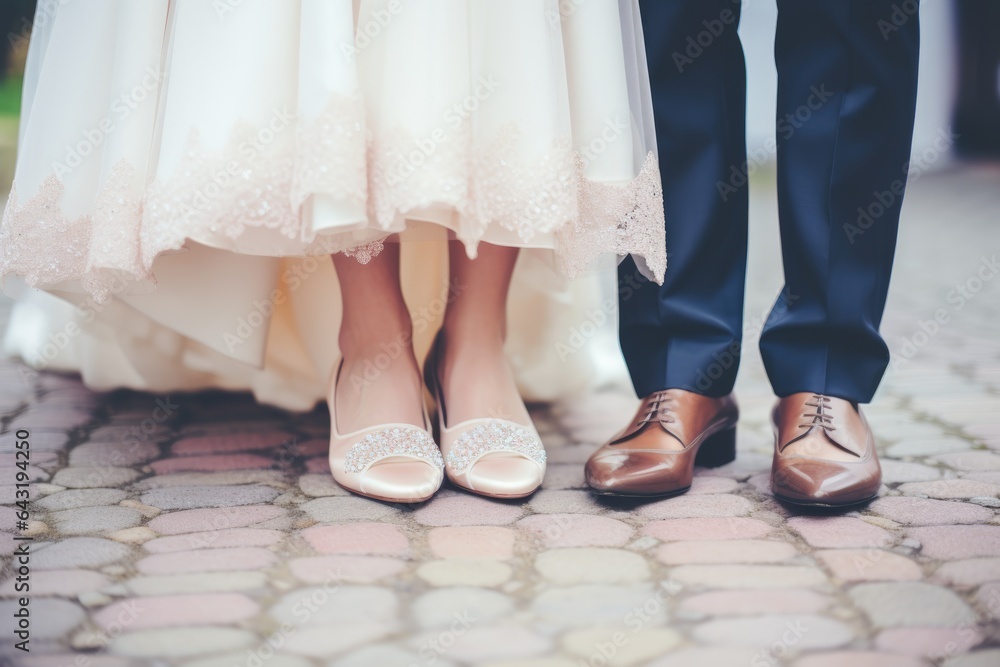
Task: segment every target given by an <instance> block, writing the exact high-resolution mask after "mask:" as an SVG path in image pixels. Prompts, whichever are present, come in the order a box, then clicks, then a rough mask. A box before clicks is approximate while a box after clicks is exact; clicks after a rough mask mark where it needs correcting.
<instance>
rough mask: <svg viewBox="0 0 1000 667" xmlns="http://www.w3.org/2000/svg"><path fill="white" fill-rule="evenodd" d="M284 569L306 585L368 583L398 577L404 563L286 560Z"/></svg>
mask: <svg viewBox="0 0 1000 667" xmlns="http://www.w3.org/2000/svg"><path fill="white" fill-rule="evenodd" d="M288 569H289V571H290V572H291V573H292V575H293V576H294V577H295V578H296V579H298V580H299V581H301V582H303V583H306V584H325V583H328V582H331V581H341V582H344V583H351V584H370V583H374V582H377V581H380V580H386V579H390V578H393V577H397V576H399V574H400V573H401V572H403V570H405V569H406V562H405V561H403V560H400V559H398V558H387V557H384V556H311V557H308V558H295V559H293V560H291V561H289V562H288Z"/></svg>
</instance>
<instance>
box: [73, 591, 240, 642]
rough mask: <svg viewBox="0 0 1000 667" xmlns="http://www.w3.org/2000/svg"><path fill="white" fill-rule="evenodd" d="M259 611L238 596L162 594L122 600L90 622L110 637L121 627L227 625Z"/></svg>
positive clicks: (99, 613) (150, 627) (96, 615)
mask: <svg viewBox="0 0 1000 667" xmlns="http://www.w3.org/2000/svg"><path fill="white" fill-rule="evenodd" d="M259 611H260V605H258V604H257V603H256V602H254V601H253V600H251V599H250V598H248V597H247V596H246V595H243V594H241V593H210V594H196V595H165V596H160V597H156V596H149V597H142V598H129V599H125V600H121V601H118V602H115V603H113V604H110V605H108V606H107V607H104V608H103V609H101V610H100V611H98V612H97V613H95V614H94V615H93V616H92V619H93V621H94V623H96V624H97V625H98V626H99V627H100V628H102V629H103V630H104V631H105V632H107V633H109V635H110V634H113V633H114V632H115V628H116V627H121V626H126V627H127V628H128V630H129V631H136V630H150V629H153V628H169V627H183V626H202V625H228V624H232V623H237V622H239V621H243V620H246V619H248V618H251V617H253V616H256V615H257V613H258V612H259ZM122 619H127V620H126V621H123V620H122Z"/></svg>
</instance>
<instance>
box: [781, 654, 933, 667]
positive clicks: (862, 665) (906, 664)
mask: <svg viewBox="0 0 1000 667" xmlns="http://www.w3.org/2000/svg"><path fill="white" fill-rule="evenodd" d="M844 665H850V666H851V667H926V665H927V663H925V662H923V661H922V660H919V659H917V658H913V657H911V656H906V655H894V654H892V653H876V652H873V651H830V652H827V653H816V654H811V655H805V656H802V657H801V658H799V659H798V660H796V661H795V663H794V667H844Z"/></svg>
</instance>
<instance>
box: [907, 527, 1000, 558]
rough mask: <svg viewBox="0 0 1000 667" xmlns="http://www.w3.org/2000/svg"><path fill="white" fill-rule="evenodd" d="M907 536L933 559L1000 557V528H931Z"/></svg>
mask: <svg viewBox="0 0 1000 667" xmlns="http://www.w3.org/2000/svg"><path fill="white" fill-rule="evenodd" d="M906 534H907V536H908V537H912V538H913V539H915V540H917V541H918V542H920V545H921V548H920V553H921V554H923V555H924V556H929V557H930V558H940V559H944V560H956V559H960V558H976V557H978V556H1000V526H927V527H921V528H910V529H909V530H907V531H906Z"/></svg>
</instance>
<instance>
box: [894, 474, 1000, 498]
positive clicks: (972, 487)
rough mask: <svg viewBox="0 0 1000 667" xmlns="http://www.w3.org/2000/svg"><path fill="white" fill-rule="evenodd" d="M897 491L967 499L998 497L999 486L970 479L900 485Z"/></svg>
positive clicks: (917, 494) (999, 495)
mask: <svg viewBox="0 0 1000 667" xmlns="http://www.w3.org/2000/svg"><path fill="white" fill-rule="evenodd" d="M899 490H900V491H902V492H903V493H905V494H907V495H914V496H928V497H930V498H940V499H943V500H951V499H958V500H962V499H968V498H975V497H977V496H986V497H989V498H998V497H1000V484H991V483H989V482H977V481H975V480H971V479H940V480H937V481H936V482H912V483H909V484H901V485H900V487H899Z"/></svg>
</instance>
